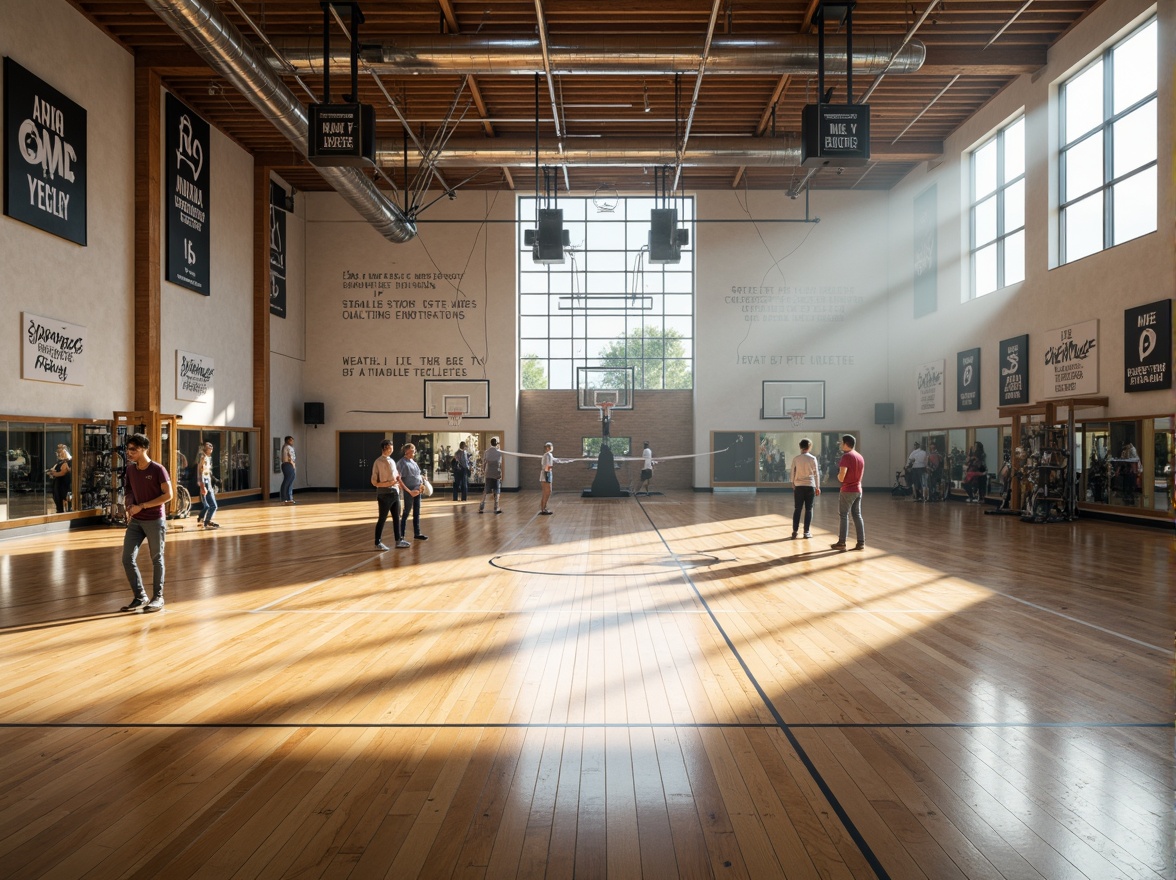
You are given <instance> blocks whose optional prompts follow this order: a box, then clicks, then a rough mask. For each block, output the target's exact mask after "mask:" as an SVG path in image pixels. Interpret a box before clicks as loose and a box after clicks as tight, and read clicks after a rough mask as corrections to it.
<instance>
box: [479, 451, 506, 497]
mask: <svg viewBox="0 0 1176 880" xmlns="http://www.w3.org/2000/svg"><path fill="white" fill-rule="evenodd" d="M482 479H484V480H485V481H486V485H485V486H483V488H482V503H481V504H479V505H478V513H485V512H486V496H487V495H493V496H494V512H495V513H502V508H501V507H499V506H498V499H499V497H500V496H501V495H502V450H501V449H499V448H498V438H497V437H491V438H490V448H489V449H487V450H486V454H485V455H483V456H482Z"/></svg>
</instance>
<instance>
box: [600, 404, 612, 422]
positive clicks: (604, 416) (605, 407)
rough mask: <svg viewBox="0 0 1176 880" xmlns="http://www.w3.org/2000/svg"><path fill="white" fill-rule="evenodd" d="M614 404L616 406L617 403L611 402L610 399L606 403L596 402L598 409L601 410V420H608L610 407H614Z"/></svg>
mask: <svg viewBox="0 0 1176 880" xmlns="http://www.w3.org/2000/svg"><path fill="white" fill-rule="evenodd" d="M614 406H616V404H615V403H609V402H608V401H605V402H604V403H598V404H596V408H597V409H598V410H600V420H601V421H602V422H603V421H607V420H608V411H609V410H610V409H612V408H613V407H614Z"/></svg>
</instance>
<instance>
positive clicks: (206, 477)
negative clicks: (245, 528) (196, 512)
mask: <svg viewBox="0 0 1176 880" xmlns="http://www.w3.org/2000/svg"><path fill="white" fill-rule="evenodd" d="M212 450H213V446H212V444H211V443H207V442H206V443H205V444H204V445H203V446H201V447H200V451H199V452H198V453H196V486H197V487H198V488H199V489H200V504H201V510H200V517H199V518H198V519H197V520H196V527H197V528H203V529H219V528H220V523H215V522H213V521H212V518H213V517H214V516H216V509H217V504H216V489H215V488H214V487H213V485H212Z"/></svg>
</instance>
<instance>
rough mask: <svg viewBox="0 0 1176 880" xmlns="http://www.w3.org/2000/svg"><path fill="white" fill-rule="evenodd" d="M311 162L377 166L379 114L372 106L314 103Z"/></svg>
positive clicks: (309, 152)
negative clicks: (377, 119)
mask: <svg viewBox="0 0 1176 880" xmlns="http://www.w3.org/2000/svg"><path fill="white" fill-rule="evenodd" d="M306 158H307V159H309V160H310V163H311V164H312V165H317V166H319V167H325V166H332V165H347V166H353V167H360V168H370V167H371V166H373V165H375V164H376V111H375V110H374V109H373V108H372V105H371V104H311V105H310V135H309V137H308V138H307V157H306Z"/></svg>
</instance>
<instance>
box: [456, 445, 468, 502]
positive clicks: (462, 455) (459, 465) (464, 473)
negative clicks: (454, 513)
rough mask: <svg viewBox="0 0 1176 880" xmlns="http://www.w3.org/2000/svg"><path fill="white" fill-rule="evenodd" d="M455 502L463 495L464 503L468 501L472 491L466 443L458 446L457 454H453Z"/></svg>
mask: <svg viewBox="0 0 1176 880" xmlns="http://www.w3.org/2000/svg"><path fill="white" fill-rule="evenodd" d="M452 471H453V500H454V501H457V500H458V498H457V496H458V495H461V500H462V501H467V500H468V496H469V491H470V454H469V453H468V452H466V442H465V441H464V440H462V441H461V442H460V443H458V444H457V452H455V453H453V465H452Z"/></svg>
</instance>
